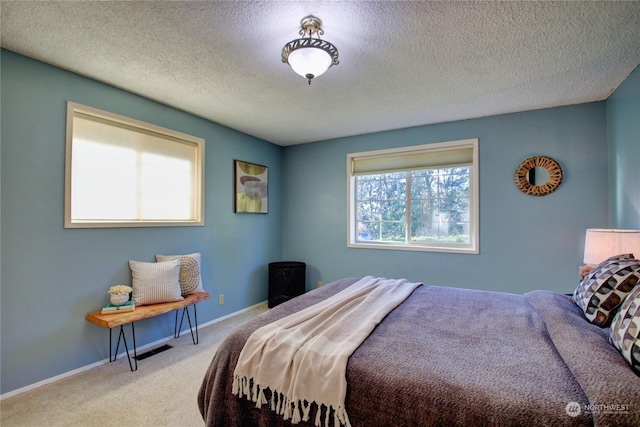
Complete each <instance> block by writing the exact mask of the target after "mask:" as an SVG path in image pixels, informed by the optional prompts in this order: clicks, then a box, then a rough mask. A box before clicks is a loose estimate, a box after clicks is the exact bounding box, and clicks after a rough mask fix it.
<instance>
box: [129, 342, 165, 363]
mask: <svg viewBox="0 0 640 427" xmlns="http://www.w3.org/2000/svg"><path fill="white" fill-rule="evenodd" d="M170 348H173V346H172V345H171V344H164V345H161V346H160V347H156V348H154V349H153V350H149V351H146V352H144V353H142V354H139V355H137V356H136V357H134V359H136V360H144V359H146V358H148V357H151V356H155V355H156V354H158V353H162V352H163V351H166V350H169V349H170Z"/></svg>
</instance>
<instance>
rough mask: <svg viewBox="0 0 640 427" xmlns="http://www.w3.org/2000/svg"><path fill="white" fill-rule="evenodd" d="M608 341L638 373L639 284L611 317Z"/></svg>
mask: <svg viewBox="0 0 640 427" xmlns="http://www.w3.org/2000/svg"><path fill="white" fill-rule="evenodd" d="M609 341H611V344H613V346H614V347H615V348H617V349H618V351H620V353H622V356H623V357H624V358H625V359H626V361H627V362H629V364H631V367H632V368H633V369H634V370H635V371H636V372H637V373H638V374H640V286H636V287H635V288H634V289H633V291H631V293H630V294H629V295H627V297H626V298H625V300H624V302H623V303H622V306H621V307H620V310H619V311H618V313H617V314H616V315H615V317H614V318H613V321H612V322H611V331H610V333H609Z"/></svg>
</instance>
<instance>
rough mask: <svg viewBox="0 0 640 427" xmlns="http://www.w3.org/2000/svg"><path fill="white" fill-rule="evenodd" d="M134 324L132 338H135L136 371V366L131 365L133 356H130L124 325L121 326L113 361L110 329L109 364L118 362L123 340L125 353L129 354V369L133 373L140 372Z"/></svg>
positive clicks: (134, 357) (134, 359)
mask: <svg viewBox="0 0 640 427" xmlns="http://www.w3.org/2000/svg"><path fill="white" fill-rule="evenodd" d="M133 323H134V322H131V336H132V338H133V361H134V364H135V369H134V364H132V363H131V355H130V354H129V346H128V345H127V337H126V336H125V334H124V325H120V332H119V333H118V343H117V344H116V351H114V352H113V359H111V348H112V343H113V338H112V335H111V331H112V329H111V328H109V362H115V361H116V359H117V357H118V349H119V348H120V340H122V342H123V343H124V348H125V351H126V352H127V359H128V360H129V369H131V372H134V371H137V370H138V359H137V357H138V355H137V353H136V330H135V327H134V325H133Z"/></svg>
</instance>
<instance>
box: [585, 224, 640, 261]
mask: <svg viewBox="0 0 640 427" xmlns="http://www.w3.org/2000/svg"><path fill="white" fill-rule="evenodd" d="M629 253H632V254H634V255H635V257H636V258H637V257H639V256H640V230H606V229H598V228H591V229H588V230H587V234H586V236H585V242H584V260H583V261H584V263H585V264H598V263H600V262H602V261H604V260H605V259H607V258H609V257H612V256H614V255H620V254H629Z"/></svg>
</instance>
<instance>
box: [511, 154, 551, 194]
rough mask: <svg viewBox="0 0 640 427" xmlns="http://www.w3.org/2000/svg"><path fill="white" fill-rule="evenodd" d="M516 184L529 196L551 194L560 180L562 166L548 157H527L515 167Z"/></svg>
mask: <svg viewBox="0 0 640 427" xmlns="http://www.w3.org/2000/svg"><path fill="white" fill-rule="evenodd" d="M515 181H516V185H517V186H518V188H519V189H520V191H522V192H523V193H525V194H528V195H530V196H546V195H547V194H551V193H553V192H554V191H556V189H557V188H558V186H559V185H560V183H561V182H562V168H561V167H560V165H559V164H558V162H556V161H555V160H553V159H552V158H550V157H545V156H535V157H529V158H528V159H527V160H525V161H523V162H522V163H520V165H519V166H518V168H517V169H516V175H515Z"/></svg>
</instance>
